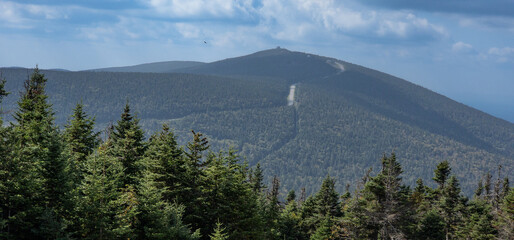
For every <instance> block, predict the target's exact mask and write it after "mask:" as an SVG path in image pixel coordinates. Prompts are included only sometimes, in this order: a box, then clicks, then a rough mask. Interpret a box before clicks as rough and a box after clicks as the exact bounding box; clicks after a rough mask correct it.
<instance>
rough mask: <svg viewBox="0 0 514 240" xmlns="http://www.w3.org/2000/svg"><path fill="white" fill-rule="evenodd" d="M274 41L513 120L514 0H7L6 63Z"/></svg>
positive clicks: (1, 52)
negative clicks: (390, 77) (346, 63)
mask: <svg viewBox="0 0 514 240" xmlns="http://www.w3.org/2000/svg"><path fill="white" fill-rule="evenodd" d="M205 42H206V43H205ZM277 46H280V47H283V48H287V49H289V50H292V51H300V52H308V53H312V54H318V55H322V56H327V57H333V58H337V59H340V60H344V61H348V62H352V63H355V64H359V65H362V66H365V67H369V68H373V69H377V70H379V71H382V72H386V73H389V74H392V75H395V76H398V77H401V78H404V79H406V80H408V81H410V82H413V83H416V84H418V85H421V86H423V87H426V88H428V89H430V90H433V91H435V92H438V93H440V94H443V95H445V96H448V97H450V98H452V99H454V100H456V101H459V102H461V103H464V104H466V105H469V106H472V107H475V108H478V109H480V110H482V111H485V112H488V113H490V114H493V115H494V116H497V117H500V118H503V119H506V120H508V121H510V122H514V0H488V1H484V0H430V1H427V0H387V1H384V0H182V1H179V0H132V1H130V0H126V1H125V0H17V1H5V0H0V67H10V66H19V67H34V66H35V65H36V64H38V65H39V67H40V68H43V69H51V68H62V69H68V70H85V69H93V68H103V67H113V66H127V65H135V64H141V63H148V62H158V61H171V60H194V61H202V62H212V61H216V60H221V59H225V58H229V57H237V56H241V55H247V54H250V53H253V52H256V51H260V50H264V49H270V48H275V47H277Z"/></svg>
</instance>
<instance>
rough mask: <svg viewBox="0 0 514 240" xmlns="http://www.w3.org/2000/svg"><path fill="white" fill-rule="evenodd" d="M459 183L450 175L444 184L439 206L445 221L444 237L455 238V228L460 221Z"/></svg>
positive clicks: (461, 207) (461, 200) (460, 197)
mask: <svg viewBox="0 0 514 240" xmlns="http://www.w3.org/2000/svg"><path fill="white" fill-rule="evenodd" d="M460 193H461V192H460V184H459V181H458V180H457V178H456V177H455V176H451V177H450V178H449V179H448V182H447V184H446V185H445V187H444V189H443V192H442V196H441V199H440V201H439V207H440V209H441V213H442V216H443V219H444V221H445V235H446V239H455V238H456V237H457V230H458V228H459V227H460V224H461V223H462V211H463V208H464V205H463V203H462V202H463V199H462V196H461V195H460Z"/></svg>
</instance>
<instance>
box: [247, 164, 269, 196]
mask: <svg viewBox="0 0 514 240" xmlns="http://www.w3.org/2000/svg"><path fill="white" fill-rule="evenodd" d="M263 181H264V174H263V173H262V169H261V164H260V163H257V165H256V166H255V170H254V171H253V176H251V178H250V183H251V184H252V188H253V191H254V192H255V193H257V194H260V193H262V190H263V189H265V188H266V185H264V183H263Z"/></svg>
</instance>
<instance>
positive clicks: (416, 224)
mask: <svg viewBox="0 0 514 240" xmlns="http://www.w3.org/2000/svg"><path fill="white" fill-rule="evenodd" d="M46 81H47V80H46V78H45V76H44V75H43V74H41V73H40V72H39V70H38V69H37V68H36V69H35V70H34V72H33V73H32V74H31V76H30V77H29V78H28V79H27V80H26V81H25V83H24V90H23V91H22V92H21V94H20V99H19V100H18V102H17V105H18V107H17V109H16V111H15V112H14V113H13V117H14V121H12V122H11V123H10V125H8V126H5V125H4V124H3V123H2V122H0V141H1V143H0V199H1V200H0V215H1V218H0V238H2V239H444V238H446V239H513V238H514V232H513V229H514V188H510V187H509V180H508V178H501V177H500V175H501V172H502V171H501V167H499V168H500V169H499V170H498V174H496V177H493V176H492V175H491V174H486V175H485V176H484V177H483V178H482V180H483V181H479V182H478V183H474V184H475V185H476V186H477V187H476V191H475V193H474V196H473V197H472V198H468V197H465V196H464V195H463V194H462V192H461V188H460V186H461V183H460V182H459V180H458V178H457V177H456V176H455V175H453V174H452V169H451V167H450V164H449V163H448V162H447V161H443V162H440V163H439V164H437V165H436V166H434V170H433V178H432V179H433V184H434V185H435V186H436V187H434V188H432V187H429V186H427V184H426V183H424V182H423V181H422V180H421V179H418V180H417V181H416V185H415V186H414V187H412V188H411V187H410V186H407V185H405V183H403V182H402V172H403V170H402V166H401V165H400V164H399V162H398V161H397V159H396V155H395V153H391V154H384V155H383V156H382V158H381V160H380V162H379V164H378V165H379V166H380V168H379V169H378V171H371V169H370V170H369V171H367V172H365V173H363V176H362V177H361V179H360V181H358V182H355V183H353V185H354V186H353V188H354V189H355V190H353V191H350V190H349V189H350V188H349V187H348V186H347V187H346V191H345V192H343V193H342V194H340V193H338V192H337V191H336V184H337V183H336V181H335V179H334V178H333V177H331V176H326V177H325V178H324V180H323V181H322V184H321V186H320V187H319V190H318V191H317V192H316V193H314V194H309V195H308V194H306V192H305V190H304V189H300V190H299V191H298V192H299V194H298V195H297V194H296V192H295V190H293V189H291V190H290V191H289V193H288V194H287V195H286V196H284V195H282V194H281V193H280V191H279V188H280V185H281V181H284V179H279V178H278V177H274V178H273V179H272V180H271V182H269V183H267V181H265V179H264V175H263V168H261V166H260V165H256V166H255V167H253V168H250V167H249V166H248V164H247V163H245V161H244V160H243V159H242V157H241V156H239V155H238V154H237V153H236V152H235V151H234V150H232V149H225V150H220V151H216V152H214V151H211V150H210V143H209V141H208V139H207V138H206V137H205V136H203V135H202V133H199V132H195V131H192V132H191V134H190V140H189V141H188V142H187V144H185V146H180V145H179V144H178V143H177V140H176V138H177V137H176V136H175V133H174V132H173V131H172V130H170V128H169V126H167V125H163V126H162V129H161V130H160V131H158V132H156V133H154V134H153V135H152V136H151V137H149V138H148V140H145V136H144V133H143V130H142V128H141V126H140V125H139V119H138V117H137V116H135V115H134V114H133V113H132V112H131V109H130V106H129V103H126V104H125V107H124V108H123V109H120V112H121V117H120V118H119V120H118V121H117V122H116V123H115V124H113V125H112V126H109V127H107V128H106V130H105V133H104V134H103V135H105V137H104V138H100V137H99V136H100V133H98V132H95V130H94V129H95V128H94V124H95V119H94V118H92V117H90V116H89V115H88V114H87V113H86V112H85V111H84V108H83V104H82V103H81V102H78V104H77V105H76V106H75V108H74V109H73V114H72V115H71V117H70V118H69V120H68V122H67V124H66V125H65V128H64V130H62V131H61V130H60V129H59V128H58V127H57V125H56V124H55V123H54V112H53V110H52V106H51V104H50V103H49V102H48V96H47V95H46V92H45V85H46ZM4 84H5V81H2V82H1V83H0V100H2V98H3V97H4V96H6V95H7V94H8V93H7V92H6V91H5V90H4ZM0 121H1V120H0ZM306 187H307V186H306Z"/></svg>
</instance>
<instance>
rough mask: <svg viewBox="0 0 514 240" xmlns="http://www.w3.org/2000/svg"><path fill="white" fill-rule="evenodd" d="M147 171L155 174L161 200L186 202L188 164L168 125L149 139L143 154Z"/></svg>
mask: <svg viewBox="0 0 514 240" xmlns="http://www.w3.org/2000/svg"><path fill="white" fill-rule="evenodd" d="M144 159H145V161H144V162H145V164H146V165H147V167H146V168H147V169H148V170H149V171H151V172H152V173H154V174H155V176H156V179H155V181H156V184H157V186H158V187H159V188H162V189H163V190H164V191H163V192H162V195H163V198H164V199H165V200H166V201H167V202H169V203H173V202H187V201H188V199H189V197H188V192H189V191H188V188H189V187H190V186H189V178H190V176H189V172H188V169H189V167H188V165H187V164H188V162H187V160H186V157H185V155H184V152H183V149H182V148H181V147H179V146H178V144H177V141H176V139H175V134H174V133H173V131H171V130H170V128H169V126H168V125H163V127H162V130H161V131H160V132H158V133H157V134H154V135H153V136H152V137H150V140H149V142H148V150H147V151H146V153H145V158H144Z"/></svg>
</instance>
